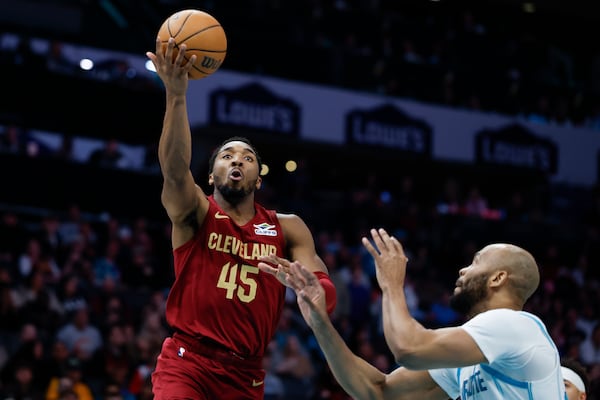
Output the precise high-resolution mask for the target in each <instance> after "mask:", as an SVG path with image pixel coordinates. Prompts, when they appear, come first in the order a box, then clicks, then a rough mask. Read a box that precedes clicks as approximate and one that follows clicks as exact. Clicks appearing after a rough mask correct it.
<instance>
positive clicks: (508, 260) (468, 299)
mask: <svg viewBox="0 0 600 400" xmlns="http://www.w3.org/2000/svg"><path fill="white" fill-rule="evenodd" d="M459 275H460V276H459V278H458V279H457V281H456V288H455V289H454V294H453V296H452V298H451V299H450V304H451V305H452V307H453V308H454V309H456V310H457V311H459V312H462V313H465V314H467V315H473V314H474V313H475V312H479V311H483V310H485V309H488V308H490V307H493V306H494V304H492V303H491V301H492V300H493V298H494V296H496V295H498V296H502V300H503V302H505V303H506V302H510V303H511V305H513V306H515V307H516V308H522V307H523V305H524V304H525V302H526V301H527V299H528V298H529V297H530V296H531V295H532V294H533V292H535V290H536V289H537V287H538V285H539V282H540V274H539V270H538V266H537V263H536V262H535V259H534V258H533V256H532V255H531V254H530V253H529V252H528V251H526V250H524V249H522V248H520V247H518V246H515V245H511V244H504V243H496V244H491V245H488V246H485V247H484V248H483V249H481V250H480V251H478V252H477V253H476V254H475V257H474V258H473V261H472V263H471V265H469V266H468V267H465V268H462V269H461V270H460V272H459Z"/></svg>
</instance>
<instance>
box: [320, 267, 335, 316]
mask: <svg viewBox="0 0 600 400" xmlns="http://www.w3.org/2000/svg"><path fill="white" fill-rule="evenodd" d="M315 275H316V276H317V278H319V283H321V286H323V289H324V290H325V303H326V304H327V313H328V314H331V313H332V312H333V310H335V305H336V303H337V292H336V290H335V285H334V284H333V282H332V281H331V279H330V278H329V275H327V274H326V273H325V272H322V271H317V272H315Z"/></svg>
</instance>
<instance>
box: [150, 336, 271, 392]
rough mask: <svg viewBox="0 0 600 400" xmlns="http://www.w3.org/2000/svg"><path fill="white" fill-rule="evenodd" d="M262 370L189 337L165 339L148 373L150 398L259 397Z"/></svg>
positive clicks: (259, 363) (253, 361)
mask: <svg viewBox="0 0 600 400" xmlns="http://www.w3.org/2000/svg"><path fill="white" fill-rule="evenodd" d="M264 378H265V370H264V369H263V368H262V361H261V360H260V359H259V358H255V359H242V358H240V357H239V356H237V355H235V354H233V353H230V352H228V351H226V350H224V349H220V348H216V347H214V346H210V345H206V344H202V343H200V342H199V341H197V340H196V339H194V338H191V337H189V336H181V335H179V334H175V335H174V336H173V337H172V338H166V339H165V341H164V342H163V345H162V350H161V352H160V355H159V356H158V359H157V362H156V368H155V370H154V372H153V373H152V392H153V394H154V400H183V399H186V400H192V399H193V400H203V399H206V400H214V399H220V400H262V399H263V397H264V387H265V385H264Z"/></svg>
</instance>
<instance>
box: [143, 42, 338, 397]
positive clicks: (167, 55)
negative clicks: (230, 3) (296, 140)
mask: <svg viewBox="0 0 600 400" xmlns="http://www.w3.org/2000/svg"><path fill="white" fill-rule="evenodd" d="M173 49H174V41H173V39H172V38H170V39H169V42H168V45H167V46H166V48H165V50H164V52H163V50H162V46H161V42H160V39H157V41H156V52H155V53H151V52H148V53H147V56H148V58H149V59H150V60H151V61H152V62H153V63H154V66H155V67H156V71H157V73H158V76H159V77H160V79H161V80H162V82H163V83H164V86H165V91H166V110H165V115H164V124H163V128H162V133H161V136H160V140H159V146H158V156H159V162H160V167H161V172H162V175H163V188H162V196H161V199H162V204H163V206H164V208H165V210H166V212H167V214H168V216H169V218H170V220H171V222H172V226H173V228H172V247H173V259H174V267H175V282H174V283H173V286H172V288H171V291H170V293H169V297H168V299H167V305H166V319H167V322H168V323H169V325H170V326H171V328H172V329H173V330H174V334H173V336H172V337H169V338H166V339H165V341H164V343H163V346H162V350H161V353H160V355H159V356H158V360H157V364H156V369H155V372H154V373H153V375H152V383H153V393H154V398H155V399H156V400H165V399H195V400H198V399H210V400H214V399H232V400H233V399H235V400H244V399H248V400H259V399H261V400H262V398H263V392H264V377H265V372H264V370H263V368H262V357H263V355H264V353H265V350H266V348H267V345H268V344H269V341H270V340H271V339H272V337H273V335H274V333H275V330H276V326H277V323H278V321H279V317H280V314H281V312H282V309H283V305H284V295H285V287H284V286H283V285H282V284H281V283H285V274H283V273H280V274H279V275H278V274H268V273H264V272H261V271H260V270H259V269H258V262H259V260H258V258H259V256H261V255H267V254H275V255H278V256H287V257H290V258H291V259H294V260H298V261H300V262H301V263H302V264H304V265H306V267H307V269H308V270H309V271H311V273H313V274H314V276H315V278H316V279H318V280H319V281H321V285H323V287H324V288H325V291H326V292H327V294H326V297H327V303H328V305H327V309H328V310H329V312H331V311H333V308H334V306H335V297H336V296H335V288H334V286H333V284H332V283H331V280H330V279H329V276H328V274H327V269H326V267H325V265H324V263H323V261H322V260H321V258H320V257H319V256H318V255H317V254H316V250H315V244H314V240H313V237H312V234H311V232H310V230H309V229H308V227H307V225H306V224H305V223H304V221H303V220H302V219H301V218H299V217H298V216H296V215H294V214H279V213H276V212H275V211H273V210H267V209H265V208H264V207H263V206H261V205H260V204H257V203H256V202H255V192H256V191H257V190H258V189H259V188H260V186H261V181H262V178H261V176H260V170H261V159H260V157H259V155H258V153H257V151H256V149H255V148H254V147H253V146H252V145H251V144H250V142H249V141H248V140H247V139H245V138H243V137H233V138H230V139H227V140H225V141H224V142H223V143H222V144H221V145H220V146H219V147H218V148H217V149H216V150H215V151H214V152H213V153H212V155H211V157H210V161H209V163H210V165H209V169H210V171H209V175H208V183H209V184H210V185H212V186H213V188H214V189H213V193H212V194H210V195H207V194H205V193H204V192H203V191H202V189H201V188H200V187H199V186H198V185H197V184H196V183H195V182H194V178H193V176H192V172H191V171H190V161H191V149H192V143H191V132H190V127H189V121H188V116H187V104H186V92H187V87H188V79H189V78H188V72H189V70H190V67H191V65H192V64H193V63H194V61H195V56H192V58H191V62H189V63H187V64H186V65H185V66H182V61H183V60H184V56H185V46H184V45H182V46H181V47H180V49H179V50H180V51H179V54H178V55H177V57H176V58H175V59H174V60H173V58H172V55H173Z"/></svg>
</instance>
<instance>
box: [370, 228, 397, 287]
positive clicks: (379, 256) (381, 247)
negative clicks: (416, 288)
mask: <svg viewBox="0 0 600 400" xmlns="http://www.w3.org/2000/svg"><path fill="white" fill-rule="evenodd" d="M371 237H372V238H373V242H374V243H375V246H373V244H371V242H370V241H369V239H367V238H366V237H363V238H362V244H363V246H365V248H366V249H367V251H368V252H369V253H370V254H371V256H372V257H373V260H374V261H375V273H376V276H377V281H378V282H379V285H380V286H381V287H382V288H384V286H388V287H390V286H391V287H403V286H404V279H405V277H406V264H407V263H408V258H407V257H406V255H405V254H404V249H403V248H402V244H400V242H399V241H398V239H396V238H395V237H393V236H390V235H389V234H388V233H387V232H386V231H385V229H371Z"/></svg>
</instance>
